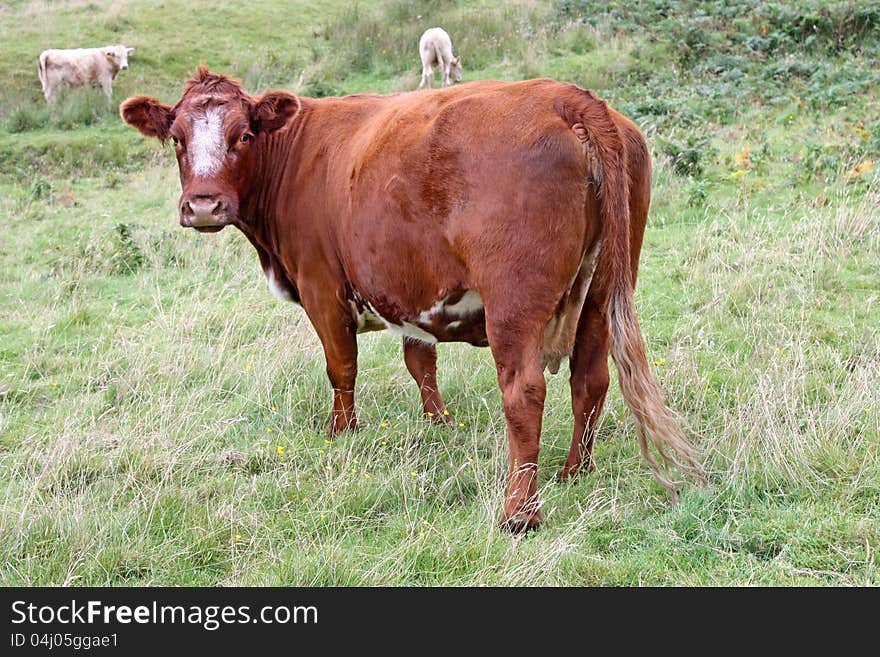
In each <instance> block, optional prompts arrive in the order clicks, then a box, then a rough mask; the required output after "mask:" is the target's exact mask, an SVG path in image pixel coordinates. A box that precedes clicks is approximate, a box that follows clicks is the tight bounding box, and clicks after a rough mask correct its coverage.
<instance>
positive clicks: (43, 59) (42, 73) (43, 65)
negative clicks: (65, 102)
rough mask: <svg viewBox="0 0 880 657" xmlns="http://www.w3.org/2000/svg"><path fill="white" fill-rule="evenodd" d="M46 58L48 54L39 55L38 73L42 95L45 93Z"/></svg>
mask: <svg viewBox="0 0 880 657" xmlns="http://www.w3.org/2000/svg"><path fill="white" fill-rule="evenodd" d="M48 58H49V55H48V53H45V52H44V53H40V67H39V69H38V73H39V76H40V85H41V86H42V87H43V93H45V92H46V60H47V59H48Z"/></svg>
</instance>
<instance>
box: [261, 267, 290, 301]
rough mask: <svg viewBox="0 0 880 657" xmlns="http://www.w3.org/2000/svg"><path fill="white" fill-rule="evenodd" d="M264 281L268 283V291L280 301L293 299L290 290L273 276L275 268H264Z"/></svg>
mask: <svg viewBox="0 0 880 657" xmlns="http://www.w3.org/2000/svg"><path fill="white" fill-rule="evenodd" d="M266 282H267V283H268V284H269V291H270V292H271V293H272V294H274V295H275V296H276V297H277V298H279V299H281V300H282V301H293V297H291V296H290V292H288V291H287V290H285V289H284V288H283V287H281V284H280V283H279V282H278V279H277V278H276V277H275V270H274V269H272V267H269V269H268V270H266Z"/></svg>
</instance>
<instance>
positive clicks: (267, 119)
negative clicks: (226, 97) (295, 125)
mask: <svg viewBox="0 0 880 657" xmlns="http://www.w3.org/2000/svg"><path fill="white" fill-rule="evenodd" d="M299 109H300V103H299V98H297V97H296V96H294V95H293V94H292V93H290V92H289V91H267V92H266V93H264V94H263V95H262V96H260V97H259V98H257V102H256V104H255V105H254V109H253V116H252V121H253V124H254V125H253V127H254V131H255V132H259V131H261V130H264V131H266V132H273V131H275V130H278V129H279V128H283V127H284V126H286V125H287V122H288V121H290V119H292V118H293V117H294V116H296V115H297V114H298V113H299Z"/></svg>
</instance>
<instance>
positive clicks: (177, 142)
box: [171, 135, 180, 146]
mask: <svg viewBox="0 0 880 657" xmlns="http://www.w3.org/2000/svg"><path fill="white" fill-rule="evenodd" d="M171 143H172V144H174V145H175V146H177V145H178V144H180V140H179V139H178V138H177V137H174V136H173V135H172V137H171Z"/></svg>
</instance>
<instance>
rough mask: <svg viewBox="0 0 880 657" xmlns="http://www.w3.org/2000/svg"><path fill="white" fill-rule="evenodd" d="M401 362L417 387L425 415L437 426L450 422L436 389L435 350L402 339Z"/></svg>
mask: <svg viewBox="0 0 880 657" xmlns="http://www.w3.org/2000/svg"><path fill="white" fill-rule="evenodd" d="M403 360H404V362H406V368H407V369H408V370H409V373H410V374H412V378H413V379H415V381H416V383H417V384H418V386H419V392H420V393H421V395H422V408H423V409H424V412H425V415H426V416H427V417H429V418H430V419H431V421H432V422H436V423H438V424H449V423H450V422H452V416H451V415H450V414H449V411H447V410H446V404H444V403H443V397H441V396H440V389H439V388H438V387H437V348H436V347H435V346H434V345H432V344H426V343H424V342H420V341H419V340H412V339H411V338H404V339H403Z"/></svg>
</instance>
